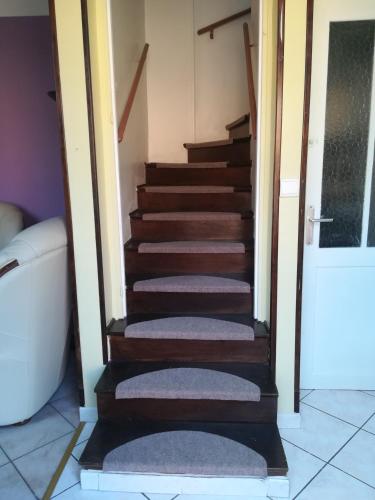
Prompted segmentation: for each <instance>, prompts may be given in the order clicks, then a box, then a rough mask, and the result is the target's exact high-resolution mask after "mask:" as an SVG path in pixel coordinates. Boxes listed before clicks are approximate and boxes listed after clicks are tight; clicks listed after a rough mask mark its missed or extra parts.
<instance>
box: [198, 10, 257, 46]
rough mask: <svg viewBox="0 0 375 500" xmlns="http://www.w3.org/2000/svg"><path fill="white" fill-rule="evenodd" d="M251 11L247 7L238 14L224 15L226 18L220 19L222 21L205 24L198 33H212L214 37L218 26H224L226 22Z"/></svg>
mask: <svg viewBox="0 0 375 500" xmlns="http://www.w3.org/2000/svg"><path fill="white" fill-rule="evenodd" d="M250 13H251V9H245V10H241V11H240V12H237V13H236V14H233V15H231V16H228V17H224V19H220V21H216V22H215V23H212V24H209V25H208V26H205V27H204V28H200V29H199V30H198V31H197V34H198V35H203V34H204V33H210V38H211V39H212V38H213V37H214V31H215V29H216V28H219V27H220V26H224V24H228V23H230V22H232V21H235V20H236V19H238V18H239V17H242V16H246V15H247V14H250Z"/></svg>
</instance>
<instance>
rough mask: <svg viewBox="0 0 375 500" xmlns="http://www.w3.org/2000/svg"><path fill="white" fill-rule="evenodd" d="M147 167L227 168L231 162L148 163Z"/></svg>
mask: <svg viewBox="0 0 375 500" xmlns="http://www.w3.org/2000/svg"><path fill="white" fill-rule="evenodd" d="M145 165H146V168H168V169H170V168H173V169H176V168H177V169H191V168H227V167H230V166H231V164H229V162H226V161H211V162H197V163H146V164H145Z"/></svg>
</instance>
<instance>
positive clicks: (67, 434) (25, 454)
mask: <svg viewBox="0 0 375 500" xmlns="http://www.w3.org/2000/svg"><path fill="white" fill-rule="evenodd" d="M74 431H75V429H73V430H72V431H69V432H66V433H65V434H62V435H61V436H59V437H58V438H55V439H52V441H48V443H44V444H42V445H40V446H37V447H36V448H34V449H32V450H30V451H28V452H27V453H24V454H23V455H20V456H19V457H16V458H13V459H12V461H14V462H15V461H16V460H19V459H20V458H23V457H26V456H27V455H30V453H33V452H34V451H37V450H40V449H41V448H43V447H44V446H47V445H49V444H52V443H55V442H56V441H58V440H59V439H61V438H63V437H65V436H69V434H73V432H74Z"/></svg>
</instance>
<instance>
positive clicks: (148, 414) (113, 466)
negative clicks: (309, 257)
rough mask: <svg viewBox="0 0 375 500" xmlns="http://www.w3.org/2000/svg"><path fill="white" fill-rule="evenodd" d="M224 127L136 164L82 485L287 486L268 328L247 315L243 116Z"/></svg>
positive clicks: (277, 491)
mask: <svg viewBox="0 0 375 500" xmlns="http://www.w3.org/2000/svg"><path fill="white" fill-rule="evenodd" d="M226 128H227V130H228V132H229V137H228V138H227V139H225V140H220V141H214V142H206V143H199V144H185V145H184V146H185V148H186V149H187V154H188V163H186V164H176V163H148V164H146V183H145V184H144V185H142V186H139V187H138V207H139V208H138V209H137V210H135V211H134V212H132V213H131V214H130V220H131V231H132V239H131V240H129V241H128V242H127V243H126V245H125V269H126V286H127V292H126V293H127V295H126V299H127V311H128V316H127V318H125V319H122V320H116V321H115V320H113V321H112V322H111V324H110V325H109V326H108V331H107V334H108V341H109V346H110V362H109V363H108V364H107V366H106V368H105V370H104V372H103V374H102V376H101V377H100V380H99V381H98V383H97V386H96V389H95V390H96V394H97V402H98V414H99V420H98V422H97V424H96V426H95V429H94V431H93V434H92V436H91V438H90V439H89V441H88V444H87V446H86V448H85V450H84V452H83V453H82V456H81V459H80V464H81V465H82V467H83V472H82V487H83V488H91V487H93V488H94V489H112V490H116V489H120V490H121V491H143V492H145V493H147V492H150V493H181V492H185V493H189V492H190V493H196V492H199V493H201V494H203V493H205V492H206V493H210V494H216V495H224V494H225V492H226V491H227V494H229V495H233V496H234V495H236V496H237V495H243V496H246V498H250V497H249V495H250V496H251V497H252V496H254V497H255V496H256V497H262V496H263V497H265V496H267V495H270V496H271V495H272V496H280V497H281V496H287V495H288V483H287V479H286V478H285V476H286V473H287V463H286V460H285V455H284V451H283V448H282V444H281V440H280V436H279V433H278V429H277V425H276V415H277V396H278V395H277V388H276V386H275V381H274V374H273V373H272V371H271V369H270V366H269V346H270V339H269V332H268V330H267V328H266V325H264V324H262V323H260V322H258V321H256V320H254V319H253V313H252V303H253V297H252V286H253V271H254V256H253V249H254V243H253V240H252V234H253V214H252V212H251V211H250V207H251V186H250V169H251V161H250V136H249V118H248V115H244V116H243V117H241V118H240V119H239V120H236V121H235V122H233V123H232V124H229V125H228V126H227V127H226ZM208 479H209V487H208V486H207V484H208V483H207V480H208ZM223 479H225V483H224V482H223ZM192 480H193V482H191V481H192ZM137 481H138V482H137ZM168 481H172V482H169V483H168ZM189 481H190V482H189ZM215 481H216V482H215ZM93 484H95V485H96V486H95V487H94V486H92V485H93ZM90 485H91V486H90ZM100 485H101V486H100ZM147 488H148V490H147ZM207 488H208V489H207ZM228 488H229V489H228ZM171 490H172V491H171Z"/></svg>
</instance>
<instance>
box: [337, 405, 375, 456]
mask: <svg viewBox="0 0 375 500" xmlns="http://www.w3.org/2000/svg"><path fill="white" fill-rule="evenodd" d="M374 415H375V412H374V413H373V414H372V415H371V416H370V417H369V418H368V419H367V420H366V421H365V422H363V424H362V426H361V427H359V428H358V430H357V431H356V432H355V433H354V434H353V436H351V437H350V438H349V439H348V440H347V441H346V443H345V444H343V445H342V446H341V448H340V449H339V450H337V451H336V453H335V454H334V455H333V456H332V457H331V458H330V459H329V460H328V463H329V464H330V463H331V462H332V460H333V459H334V458H335V457H336V456H337V455H338V454H339V453H340V451H341V450H343V449H344V448H345V446H346V445H347V444H348V443H349V442H350V441H351V440H352V439H353V438H354V436H356V435H357V434H358V433H359V431H361V430H362V427H363V426H364V425H366V424H367V422H368V421H369V420H371V419H372V417H373V416H374Z"/></svg>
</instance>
